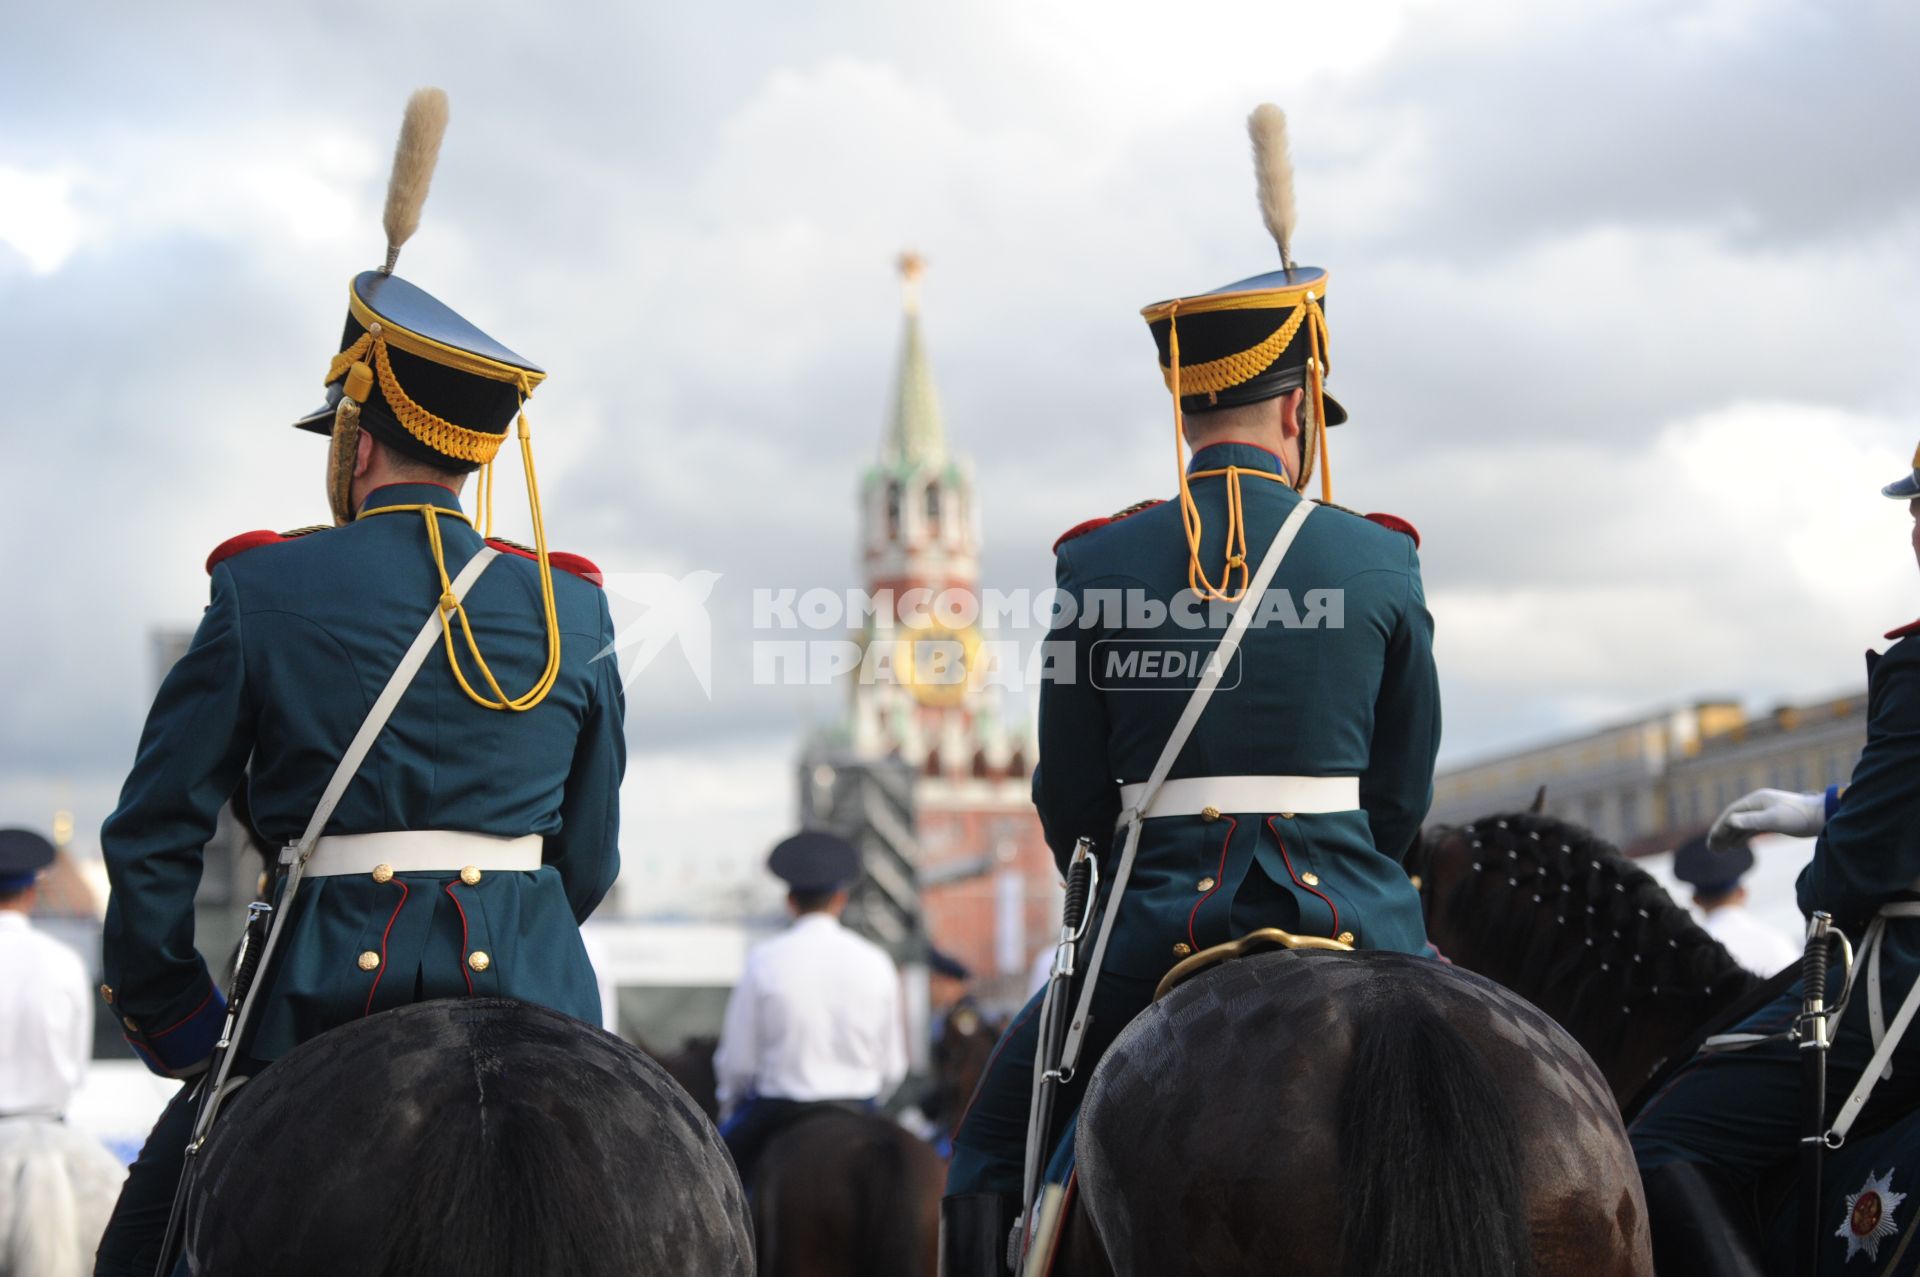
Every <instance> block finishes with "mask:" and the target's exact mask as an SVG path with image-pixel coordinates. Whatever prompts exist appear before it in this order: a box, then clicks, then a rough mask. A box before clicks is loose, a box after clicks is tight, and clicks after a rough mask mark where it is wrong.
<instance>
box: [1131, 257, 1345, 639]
mask: <svg viewBox="0 0 1920 1277" xmlns="http://www.w3.org/2000/svg"><path fill="white" fill-rule="evenodd" d="M1301 327H1305V328H1306V330H1307V343H1308V349H1307V385H1306V390H1307V406H1306V410H1307V412H1308V413H1309V414H1310V415H1311V417H1312V420H1310V421H1308V422H1306V423H1304V424H1305V427H1306V428H1305V429H1304V430H1303V431H1302V432H1301V439H1300V458H1301V462H1300V473H1299V474H1298V475H1297V476H1295V478H1294V479H1293V480H1292V481H1291V483H1290V485H1289V486H1291V487H1292V488H1293V490H1294V491H1295V492H1304V491H1305V490H1306V486H1307V480H1308V478H1309V477H1310V476H1311V475H1312V474H1313V472H1314V470H1315V469H1318V470H1319V472H1320V499H1321V500H1322V501H1331V500H1333V472H1332V468H1331V467H1330V466H1329V465H1328V464H1327V401H1326V387H1325V377H1326V369H1327V317H1326V312H1324V311H1322V310H1321V309H1320V307H1319V305H1317V304H1316V301H1315V299H1314V297H1313V296H1312V295H1311V294H1308V295H1307V296H1306V297H1304V298H1302V299H1301V301H1300V304H1299V305H1298V306H1296V307H1295V308H1294V311H1293V313H1292V314H1291V315H1290V316H1288V318H1287V320H1286V322H1285V323H1284V324H1282V325H1281V327H1280V328H1279V330H1277V331H1279V332H1283V333H1287V334H1289V339H1290V338H1291V334H1292V333H1293V332H1294V331H1297V330H1298V329H1299V328H1301ZM1284 350H1285V347H1284V345H1283V346H1282V348H1281V350H1280V351H1277V352H1275V355H1274V358H1278V357H1279V355H1280V354H1281V353H1284ZM1167 361H1168V364H1169V368H1168V370H1167V384H1168V386H1169V387H1170V388H1171V389H1172V391H1173V459H1174V469H1175V471H1176V472H1177V473H1178V475H1179V477H1180V519H1181V522H1182V523H1183V524H1184V525H1185V527H1186V533H1187V587H1188V588H1189V589H1191V590H1192V591H1193V592H1194V593H1195V594H1197V595H1199V596H1200V597H1201V598H1203V599H1218V600H1220V601H1221V602H1223V603H1236V602H1238V601H1239V600H1240V597H1241V596H1242V595H1244V594H1245V593H1246V592H1247V580H1248V567H1247V526H1246V518H1245V513H1244V506H1243V503H1242V500H1241V495H1240V478H1241V476H1242V475H1243V474H1254V475H1259V476H1261V477H1263V478H1265V477H1269V476H1267V475H1266V473H1265V472H1264V471H1258V470H1246V471H1243V470H1241V469H1240V468H1239V467H1238V466H1228V467H1227V468H1226V471H1225V474H1226V480H1227V482H1226V485H1225V487H1226V494H1227V539H1226V549H1227V561H1226V564H1225V565H1224V566H1223V568H1222V569H1221V572H1220V581H1219V584H1217V585H1216V584H1215V583H1214V582H1213V580H1212V579H1211V578H1210V577H1208V575H1207V571H1206V569H1205V568H1203V567H1201V566H1200V540H1201V533H1202V525H1201V518H1200V506H1199V504H1198V503H1197V502H1195V501H1194V499H1193V490H1192V488H1191V487H1190V486H1189V485H1188V482H1187V480H1188V475H1187V457H1186V452H1185V444H1186V437H1187V436H1186V415H1185V413H1184V412H1183V411H1182V410H1181V407H1180V303H1179V302H1178V301H1175V302H1172V303H1170V304H1169V307H1168V310H1167ZM1256 375H1257V374H1256ZM1207 473H1209V474H1212V473H1215V472H1213V471H1208V472H1207ZM1236 572H1237V573H1239V574H1240V580H1239V584H1238V585H1237V586H1236V585H1235V584H1234V579H1233V578H1234V573H1236Z"/></svg>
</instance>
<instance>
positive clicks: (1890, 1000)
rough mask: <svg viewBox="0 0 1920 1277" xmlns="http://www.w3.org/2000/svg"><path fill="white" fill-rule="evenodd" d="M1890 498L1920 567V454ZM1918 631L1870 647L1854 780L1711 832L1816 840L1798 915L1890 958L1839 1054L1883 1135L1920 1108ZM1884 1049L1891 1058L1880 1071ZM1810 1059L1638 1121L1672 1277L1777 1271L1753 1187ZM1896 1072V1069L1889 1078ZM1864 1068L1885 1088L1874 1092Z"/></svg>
mask: <svg viewBox="0 0 1920 1277" xmlns="http://www.w3.org/2000/svg"><path fill="white" fill-rule="evenodd" d="M1881 492H1882V493H1883V494H1884V495H1886V496H1888V497H1891V498H1893V499H1895V500H1899V501H1906V502H1907V503H1908V511H1909V513H1910V514H1911V515H1912V516H1913V524H1912V528H1911V530H1910V533H1909V539H1910V542H1911V544H1912V547H1913V551H1914V555H1915V558H1916V561H1920V454H1916V456H1915V462H1914V470H1913V472H1912V473H1911V474H1909V475H1906V476H1903V477H1902V478H1899V479H1896V480H1895V481H1894V482H1892V483H1890V484H1888V485H1887V486H1886V487H1884V488H1882V489H1881ZM1917 636H1920V621H1914V622H1912V623H1910V624H1907V625H1903V626H1900V627H1899V628H1898V629H1894V630H1889V631H1888V632H1887V635H1886V637H1887V638H1889V639H1892V640H1894V642H1893V645H1892V646H1891V647H1889V648H1888V649H1887V650H1886V651H1885V652H1884V653H1878V652H1871V651H1869V652H1868V653H1867V744H1866V748H1865V749H1864V750H1863V751H1862V752H1861V754H1860V760H1859V762H1858V763H1856V764H1855V765H1854V769H1853V775H1852V778H1851V780H1850V781H1849V782H1848V783H1846V784H1845V785H1839V784H1836V785H1830V786H1829V787H1828V788H1827V789H1826V790H1825V791H1824V792H1821V793H1812V794H1803V793H1794V792H1792V791H1789V790H1779V789H1761V790H1756V791H1754V792H1753V793H1751V794H1747V795H1746V796H1744V797H1742V798H1740V799H1738V800H1736V801H1735V802H1733V803H1732V804H1731V805H1730V806H1728V807H1727V809H1726V810H1725V811H1723V812H1721V813H1720V816H1719V818H1718V819H1717V820H1715V821H1714V823H1713V827H1712V828H1711V829H1710V830H1709V831H1708V833H1707V846H1708V847H1709V848H1711V849H1712V850H1713V851H1714V852H1715V853H1716V854H1725V853H1728V852H1731V851H1735V850H1736V849H1742V848H1743V846H1744V844H1745V842H1746V840H1747V839H1749V838H1751V837H1752V836H1753V835H1754V834H1757V833H1780V834H1791V835H1793V836H1795V837H1801V838H1814V839H1816V840H1817V841H1816V842H1815V843H1814V847H1813V859H1812V861H1811V862H1810V863H1809V864H1808V865H1807V867H1806V869H1805V870H1804V871H1802V872H1801V874H1800V881H1799V888H1798V894H1799V901H1800V908H1801V909H1802V911H1804V912H1807V913H1811V912H1812V911H1814V910H1824V911H1826V912H1827V913H1829V914H1831V915H1832V916H1833V920H1834V922H1835V923H1836V924H1837V925H1838V926H1839V927H1841V928H1842V929H1843V930H1845V931H1846V932H1847V934H1848V936H1849V938H1851V939H1852V941H1853V943H1854V946H1855V949H1856V950H1857V952H1858V961H1857V964H1856V965H1857V966H1858V968H1859V969H1861V970H1866V969H1867V968H1868V967H1869V966H1870V965H1872V964H1873V963H1874V962H1875V956H1876V950H1877V955H1878V969H1879V973H1880V997H1878V998H1869V997H1867V996H1864V995H1862V996H1856V997H1853V998H1852V999H1851V1000H1850V1001H1849V1002H1848V1003H1847V1005H1846V1006H1845V1008H1844V1010H1843V1011H1842V1012H1841V1014H1840V1018H1839V1027H1838V1029H1837V1030H1836V1031H1835V1033H1834V1035H1833V1045H1832V1049H1831V1050H1830V1051H1829V1052H1828V1055H1827V1083H1828V1107H1827V1120H1828V1121H1829V1122H1833V1121H1835V1120H1837V1118H1836V1113H1837V1110H1836V1107H1835V1105H1836V1100H1837V1097H1846V1100H1847V1105H1848V1106H1851V1105H1854V1104H1855V1103H1858V1104H1859V1105H1860V1107H1859V1108H1858V1119H1859V1120H1860V1121H1861V1122H1862V1123H1865V1124H1867V1125H1869V1126H1871V1125H1877V1124H1879V1123H1881V1122H1884V1121H1886V1120H1887V1119H1888V1118H1889V1117H1891V1116H1893V1115H1897V1114H1902V1113H1905V1112H1908V1111H1909V1110H1911V1109H1912V1108H1913V1107H1914V1105H1915V1104H1917V1103H1920V1035H1916V1034H1913V1033H1908V1034H1906V1035H1905V1037H1904V1038H1895V1039H1893V1040H1891V1041H1889V1040H1888V1038H1887V1036H1886V1033H1887V1030H1886V1026H1887V1025H1889V1024H1891V1023H1892V1022H1893V1021H1894V1020H1896V1019H1897V1018H1898V1014H1897V1012H1896V1010H1895V1008H1897V1007H1900V1006H1903V1005H1905V1004H1906V1003H1907V1002H1908V1001H1909V1000H1911V999H1914V998H1916V997H1920V909H1915V908H1914V907H1913V904H1912V902H1913V901H1914V900H1915V899H1916V898H1917V897H1916V895H1915V892H1916V889H1920V637H1917ZM1834 979H1835V981H1836V983H1835V984H1834V985H1833V986H1832V987H1830V989H1829V991H1828V993H1829V998H1830V999H1831V998H1832V997H1833V996H1834V995H1836V994H1837V993H1838V991H1839V988H1838V984H1837V981H1838V979H1839V975H1838V972H1837V971H1836V972H1835V974H1834ZM1829 1005H1831V1002H1830V1003H1829ZM1800 1008H1801V989H1800V987H1799V986H1798V985H1797V984H1796V985H1795V986H1794V987H1793V988H1791V989H1790V990H1788V991H1787V992H1786V993H1784V994H1782V995H1781V996H1780V997H1779V998H1777V999H1776V1000H1774V1001H1773V1002H1771V1003H1769V1004H1768V1005H1767V1006H1766V1007H1764V1008H1762V1009H1761V1010H1759V1011H1756V1012H1755V1013H1754V1014H1753V1015H1752V1016H1750V1017H1749V1018H1748V1019H1747V1020H1746V1021H1745V1022H1743V1023H1742V1024H1740V1025H1738V1026H1736V1027H1735V1028H1734V1029H1732V1030H1731V1031H1730V1032H1732V1033H1736V1034H1758V1035H1772V1034H1778V1033H1781V1032H1783V1031H1784V1030H1785V1029H1787V1028H1788V1027H1790V1026H1791V1025H1792V1024H1793V1022H1794V1019H1795V1017H1796V1016H1797V1015H1798V1014H1799V1013H1800ZM1876 1050H1885V1051H1886V1052H1887V1053H1888V1056H1887V1058H1886V1059H1885V1060H1883V1061H1882V1063H1881V1064H1876V1065H1872V1066H1870V1065H1869V1061H1871V1060H1873V1058H1874V1056H1875V1053H1876ZM1799 1057H1800V1051H1799V1048H1798V1046H1797V1045H1796V1044H1795V1043H1793V1042H1791V1041H1788V1040H1785V1039H1784V1038H1776V1039H1771V1040H1768V1041H1765V1042H1762V1043H1760V1044H1759V1045H1756V1046H1753V1047H1750V1048H1748V1049H1745V1050H1740V1051H1726V1052H1718V1053H1713V1054H1705V1053H1703V1054H1701V1055H1698V1056H1696V1057H1695V1058H1694V1059H1693V1060H1692V1061H1691V1062H1689V1063H1688V1065H1687V1066H1686V1067H1685V1068H1684V1069H1683V1070H1681V1072H1679V1073H1678V1074H1677V1075H1676V1076H1675V1077H1674V1078H1673V1080H1672V1081H1671V1082H1669V1083H1668V1084H1667V1085H1666V1087H1664V1088H1663V1089H1662V1090H1661V1091H1660V1093H1659V1094H1658V1095H1656V1096H1655V1097H1654V1098H1653V1099H1652V1100H1651V1101H1650V1102H1649V1103H1648V1104H1647V1105H1646V1107H1645V1108H1643V1109H1642V1110H1641V1112H1640V1114H1639V1116H1638V1117H1637V1118H1636V1119H1635V1120H1634V1123H1633V1125H1632V1127H1631V1128H1630V1129H1629V1131H1628V1134H1629V1136H1630V1137H1631V1138H1632V1140H1633V1150H1634V1156H1635V1159H1636V1160H1637V1161H1638V1162H1639V1164H1640V1174H1641V1178H1642V1180H1643V1181H1644V1182H1645V1184H1646V1196H1647V1210H1648V1222H1649V1224H1650V1225H1651V1227H1652V1232H1653V1254H1654V1265H1655V1267H1657V1268H1658V1269H1659V1270H1660V1271H1661V1272H1663V1273H1665V1272H1676V1273H1678V1272H1684V1273H1697V1274H1700V1277H1752V1275H1753V1274H1758V1273H1762V1272H1765V1271H1766V1270H1767V1268H1768V1265H1767V1264H1766V1263H1765V1257H1764V1256H1763V1254H1762V1252H1761V1250H1760V1245H1759V1240H1758V1238H1759V1234H1760V1221H1759V1219H1758V1218H1757V1216H1756V1208H1755V1205H1754V1200H1753V1186H1754V1184H1755V1182H1756V1181H1757V1180H1758V1178H1759V1177H1760V1176H1761V1174H1762V1173H1763V1172H1765V1171H1767V1170H1768V1169H1770V1168H1771V1167H1773V1166H1775V1165H1777V1164H1779V1163H1780V1162H1781V1161H1783V1160H1785V1159H1786V1158H1787V1157H1788V1156H1790V1155H1791V1154H1792V1152H1793V1150H1794V1149H1795V1148H1797V1147H1798V1141H1799V1139H1800V1138H1801V1136H1802V1135H1803V1134H1804V1132H1802V1131H1801V1129H1800V1125H1801V1119H1800V1108H1799V1105H1798V1103H1797V1097H1798V1095H1799V1091H1800V1085H1801V1063H1800V1058H1799ZM1887 1063H1890V1064H1891V1066H1892V1072H1891V1074H1888V1075H1885V1076H1882V1072H1883V1068H1884V1066H1885V1064H1887ZM1863 1075H1866V1076H1869V1077H1870V1078H1877V1079H1878V1080H1870V1081H1868V1082H1866V1083H1864V1084H1863V1083H1862V1077H1863ZM1863 1085H1864V1086H1865V1087H1866V1088H1867V1089H1865V1090H1864V1091H1862V1090H1861V1089H1860V1088H1861V1087H1862V1086H1863ZM1856 1097H1857V1099H1856Z"/></svg>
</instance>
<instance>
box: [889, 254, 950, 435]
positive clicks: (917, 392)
mask: <svg viewBox="0 0 1920 1277" xmlns="http://www.w3.org/2000/svg"><path fill="white" fill-rule="evenodd" d="M899 269H900V303H901V309H902V310H903V311H904V312H905V317H906V323H905V331H904V334H903V337H902V340H901V345H900V365H899V369H898V371H897V372H896V374H895V377H894V396H893V419H892V420H891V421H889V422H888V423H887V438H886V443H885V446H884V448H883V454H884V459H885V460H886V461H888V462H889V463H892V464H894V465H898V466H900V467H902V468H906V469H912V468H915V467H918V466H923V465H930V466H937V465H940V464H942V463H944V462H945V461H946V459H947V432H946V426H945V425H944V424H943V423H942V422H941V419H940V399H939V396H938V395H937V394H936V393H935V392H934V388H933V368H932V366H931V365H930V364H929V363H928V361H927V352H926V345H925V343H924V342H923V341H922V339H921V336H920V278H921V276H922V275H923V274H925V273H926V260H925V259H924V258H922V257H921V256H920V254H918V253H915V252H912V251H908V252H904V253H901V254H900V258H899Z"/></svg>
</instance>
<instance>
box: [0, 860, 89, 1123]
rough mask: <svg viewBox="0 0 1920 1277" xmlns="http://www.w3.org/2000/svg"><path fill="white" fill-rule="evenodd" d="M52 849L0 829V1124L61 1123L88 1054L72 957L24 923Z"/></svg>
mask: <svg viewBox="0 0 1920 1277" xmlns="http://www.w3.org/2000/svg"><path fill="white" fill-rule="evenodd" d="M54 856H55V852H54V847H53V844H52V843H50V842H48V841H47V840H46V839H45V838H42V837H41V836H40V835H39V834H36V833H34V832H33V831H32V830H30V829H0V971H4V972H6V973H7V976H6V979H5V980H4V981H0V1119H5V1118H10V1117H43V1118H51V1119H53V1120H55V1121H58V1120H59V1119H60V1118H62V1117H64V1116H66V1112H67V1105H68V1104H69V1103H70V1102H71V1101H72V1100H73V1093H74V1092H75V1091H76V1090H78V1089H79V1088H80V1083H81V1082H82V1081H83V1080H84V1079H85V1077H86V1072H87V1061H88V1060H89V1059H90V1058H91V1057H92V1055H93V993H92V991H91V990H90V989H89V988H88V987H87V986H88V984H89V981H88V980H87V967H86V964H85V963H83V962H82V961H80V955H79V954H77V953H75V952H74V951H73V950H72V949H70V948H68V947H67V946H66V945H64V944H62V943H60V942H59V941H58V940H56V939H54V938H53V937H52V936H50V935H47V934H46V933H45V932H41V931H35V930H34V929H33V921H32V919H31V918H29V917H28V914H30V913H31V912H32V911H33V906H34V903H35V900H36V898H37V896H38V888H39V882H40V875H41V873H42V872H44V871H45V870H46V868H47V866H48V865H51V864H52V863H53V861H54Z"/></svg>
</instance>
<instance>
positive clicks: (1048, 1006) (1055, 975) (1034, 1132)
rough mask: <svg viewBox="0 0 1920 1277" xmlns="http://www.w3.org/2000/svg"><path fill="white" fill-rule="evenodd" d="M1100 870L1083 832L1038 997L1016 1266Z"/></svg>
mask: <svg viewBox="0 0 1920 1277" xmlns="http://www.w3.org/2000/svg"><path fill="white" fill-rule="evenodd" d="M1099 881H1100V871H1099V868H1098V866H1097V865H1096V864H1095V862H1094V858H1093V839H1091V838H1086V837H1083V838H1081V839H1079V840H1078V841H1077V842H1075V843H1074V844H1073V858H1072V860H1071V861H1069V862H1068V865H1067V899H1066V907H1065V909H1063V910H1062V917H1061V922H1060V942H1059V943H1058V944H1057V945H1055V946H1054V949H1053V967H1052V970H1051V971H1050V972H1049V973H1048V975H1047V992H1046V996H1045V997H1044V998H1043V999H1042V1000H1041V1002H1040V1040H1039V1044H1038V1046H1037V1048H1036V1049H1035V1051H1034V1056H1033V1060H1034V1071H1033V1099H1032V1102H1031V1104H1030V1106H1029V1107H1028V1110H1027V1158H1026V1174H1025V1177H1024V1181H1023V1185H1022V1191H1021V1204H1022V1205H1023V1206H1024V1207H1025V1210H1024V1212H1023V1213H1022V1214H1021V1216H1020V1220H1019V1223H1018V1224H1017V1225H1016V1226H1015V1229H1014V1236H1015V1238H1017V1242H1016V1244H1015V1245H1014V1246H1013V1247H1012V1250H1013V1252H1014V1253H1013V1254H1012V1255H1010V1256H1009V1260H1010V1266H1012V1267H1018V1263H1019V1256H1020V1255H1022V1254H1025V1253H1026V1250H1027V1247H1028V1246H1029V1245H1030V1244H1031V1243H1032V1240H1033V1228H1034V1224H1035V1223H1036V1222H1037V1220H1038V1218H1039V1213H1040V1212H1039V1189H1040V1170H1041V1167H1042V1166H1043V1165H1044V1163H1045V1159H1046V1155H1047V1149H1046V1143H1047V1129H1048V1127H1049V1126H1051V1125H1052V1121H1053V1101H1054V1096H1055V1094H1056V1093H1057V1092H1058V1091H1059V1089H1060V1087H1062V1086H1064V1085H1066V1084H1067V1083H1068V1082H1071V1081H1072V1080H1073V1068H1072V1066H1070V1065H1065V1064H1063V1063H1062V1062H1061V1054H1062V1051H1063V1049H1064V1048H1065V1046H1066V1038H1067V1016H1068V1013H1069V1011H1070V1010H1071V1009H1072V1006H1073V989H1072V985H1073V976H1074V972H1075V971H1076V970H1077V964H1078V961H1079V949H1080V941H1081V940H1083V939H1085V938H1086V934H1087V930H1088V928H1089V927H1090V926H1091V925H1092V923H1093V907H1094V898H1095V896H1096V895H1097V894H1098V891H1097V888H1098V886H1099Z"/></svg>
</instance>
